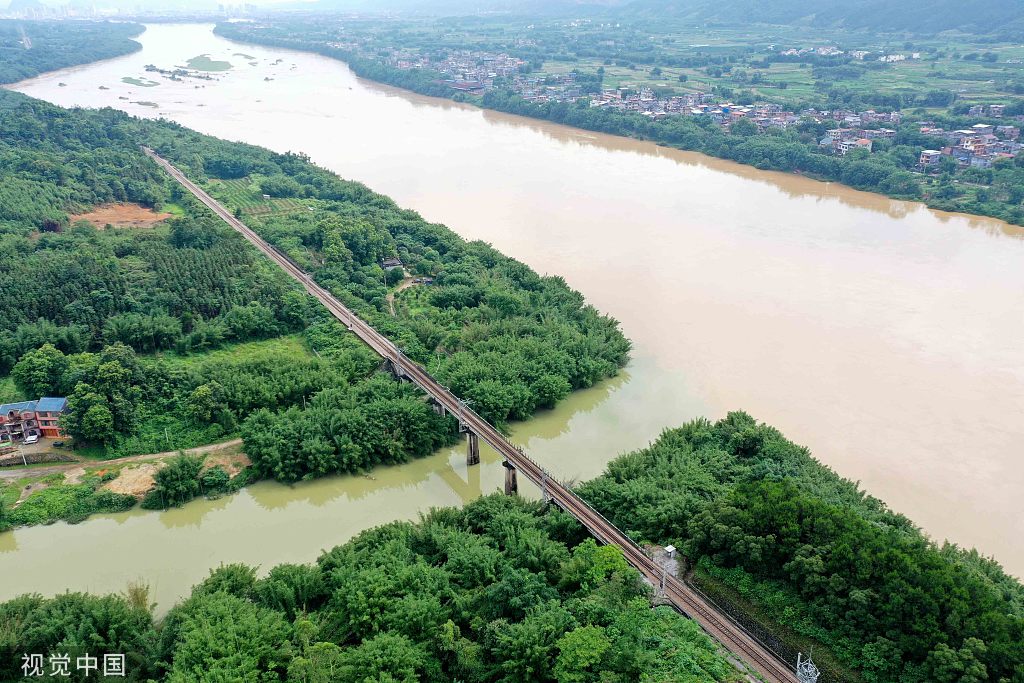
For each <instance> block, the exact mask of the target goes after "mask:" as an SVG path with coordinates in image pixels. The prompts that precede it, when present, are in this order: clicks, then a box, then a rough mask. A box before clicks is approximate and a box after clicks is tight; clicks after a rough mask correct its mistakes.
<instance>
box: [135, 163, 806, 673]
mask: <svg viewBox="0 0 1024 683" xmlns="http://www.w3.org/2000/svg"><path fill="white" fill-rule="evenodd" d="M145 152H146V154H147V155H149V156H150V157H151V158H152V159H153V160H154V161H156V163H157V164H159V165H160V166H161V167H162V168H163V169H164V170H166V171H167V172H168V173H169V174H170V175H171V176H172V177H173V178H174V179H175V180H176V181H178V182H179V183H181V184H182V185H183V186H184V187H185V188H186V189H187V190H189V192H191V193H192V194H193V195H195V197H196V198H197V199H199V201H201V202H202V203H203V204H205V205H206V206H207V207H209V208H210V210H212V211H213V212H214V213H215V214H217V216H219V217H220V218H222V219H223V220H224V221H225V222H226V223H227V224H228V225H230V226H231V227H232V228H234V229H235V230H237V231H238V232H240V233H241V234H242V235H243V236H244V237H245V238H246V239H247V240H249V241H250V242H251V243H252V244H254V245H255V246H256V247H257V248H258V249H259V250H260V251H262V252H263V253H264V254H265V255H266V256H267V257H268V258H270V259H271V260H272V261H274V262H275V263H277V264H278V265H279V266H280V267H281V268H283V269H284V270H285V272H287V273H288V274H289V275H291V276H292V277H293V278H295V279H296V280H298V281H299V282H300V283H301V284H302V285H303V287H305V289H306V291H308V292H309V293H310V294H311V295H312V296H314V297H316V298H317V299H318V300H319V301H320V302H321V303H322V304H323V305H324V306H326V307H327V309H328V310H329V311H330V312H331V313H332V314H333V315H334V316H335V317H337V318H338V320H340V321H341V322H342V323H344V324H345V325H346V326H347V327H348V329H349V330H351V331H352V332H353V333H355V334H356V335H357V336H358V337H359V338H360V339H361V340H362V341H363V342H365V343H366V344H367V345H368V346H369V347H370V348H372V349H373V350H374V351H376V352H377V353H378V354H379V355H380V356H381V357H382V358H384V360H385V362H386V363H388V364H389V365H390V366H391V369H392V370H393V371H394V372H395V374H396V375H398V376H400V377H403V378H406V379H408V380H410V381H412V382H414V383H415V384H416V385H417V386H419V387H420V388H421V389H422V390H423V391H424V392H425V393H426V394H427V395H428V396H429V397H430V398H431V400H432V401H433V402H434V403H435V405H437V406H439V407H440V409H441V410H446V411H448V412H449V413H451V414H452V415H455V416H457V417H458V419H459V425H460V428H461V429H462V430H463V431H465V432H466V433H467V435H468V439H469V455H468V459H467V462H468V463H469V464H470V465H474V464H478V463H479V461H480V457H479V439H483V440H484V442H486V443H487V444H488V445H490V446H491V447H492V448H493V449H494V450H495V451H497V452H498V453H499V454H500V455H501V456H502V458H503V459H504V463H503V464H504V466H505V491H506V493H512V492H514V491H515V490H516V488H517V483H516V472H517V471H520V472H522V473H523V474H524V475H525V476H526V477H527V478H528V479H529V480H530V481H532V482H533V483H534V484H536V485H537V486H538V487H540V489H541V491H542V493H543V495H544V497H545V499H546V500H549V501H551V502H553V503H554V504H556V505H558V506H559V507H560V508H562V509H563V510H565V511H566V512H568V513H569V514H570V515H572V516H573V517H574V518H576V520H577V521H579V522H580V523H581V524H582V525H583V526H584V527H586V528H587V530H588V531H589V532H590V533H591V534H592V535H593V536H594V538H595V539H597V540H598V541H600V542H602V543H607V544H612V545H616V546H618V547H619V548H621V549H622V552H623V554H624V555H625V558H626V561H627V562H629V564H630V565H632V566H633V567H634V568H635V569H637V570H638V571H639V572H640V573H641V574H642V575H643V576H644V577H645V578H646V579H647V580H648V581H649V582H651V583H652V584H653V585H655V586H663V588H662V591H663V593H664V597H665V598H666V599H667V600H668V601H669V602H670V603H671V604H672V605H673V606H674V607H675V608H676V609H678V610H679V611H681V612H682V613H684V614H686V615H687V616H689V617H690V618H692V619H693V620H695V621H696V622H697V623H698V624H700V625H701V627H702V628H703V629H704V630H705V631H707V632H708V633H709V634H710V635H711V636H712V637H714V638H715V639H717V640H718V642H720V643H721V644H722V645H723V646H725V647H726V648H727V649H728V650H729V651H730V652H732V653H733V654H734V655H735V656H737V657H739V658H741V659H742V660H743V661H745V662H746V663H747V664H749V665H750V666H751V667H752V668H753V669H754V670H755V671H757V672H758V673H759V674H760V675H761V676H762V677H764V679H765V680H766V681H769V682H770V683H796V682H797V678H796V676H795V674H794V673H792V672H791V668H790V665H787V664H786V663H785V662H782V661H781V660H780V658H779V657H778V656H777V655H775V654H774V653H772V652H771V651H770V650H768V649H767V648H766V647H764V646H762V645H761V644H760V643H758V642H757V641H756V640H755V639H754V638H753V637H752V636H751V635H749V634H748V633H746V632H745V631H744V630H743V629H742V628H741V627H740V626H739V625H738V624H736V623H735V622H733V621H732V620H730V619H729V618H728V617H727V616H725V615H724V614H722V613H721V612H719V611H718V610H717V609H716V608H715V607H714V606H712V605H711V604H710V603H708V602H707V601H705V600H704V599H703V598H701V597H700V596H698V595H697V594H696V593H695V592H694V591H693V590H692V589H691V588H690V587H689V586H687V585H686V584H685V583H683V582H682V581H681V580H679V579H678V578H676V577H675V576H673V575H670V574H669V575H666V574H665V573H664V572H663V569H662V567H661V566H660V565H658V564H657V563H656V562H655V561H654V560H653V559H652V558H651V557H649V556H648V555H647V553H645V552H644V550H643V549H642V548H641V547H640V546H639V545H637V544H636V543H634V542H633V541H632V540H631V539H630V538H629V537H628V536H626V535H625V534H624V533H622V532H621V531H620V530H619V529H617V528H616V527H615V526H614V525H613V524H611V522H609V521H608V520H607V519H605V518H604V517H603V516H602V515H601V514H600V513H599V512H597V511H596V510H594V509H593V508H592V507H590V505H588V504H587V502H586V501H584V500H583V499H582V498H580V497H579V496H578V495H576V494H575V493H574V492H573V491H572V490H570V489H569V488H568V487H566V486H564V485H563V484H561V483H560V482H558V481H557V480H555V479H554V478H552V477H551V476H550V475H549V474H548V473H547V472H546V471H545V470H544V469H543V468H541V467H540V466H539V465H538V464H537V463H535V462H534V461H533V460H532V459H530V458H529V457H528V456H527V455H526V454H525V453H523V451H522V450H521V449H520V448H519V447H517V446H515V445H513V444H512V443H510V442H509V441H508V440H507V439H506V438H505V437H504V436H503V435H502V434H501V433H500V432H499V431H498V430H497V429H495V428H494V427H493V426H492V425H491V424H490V423H488V422H487V421H486V420H484V419H483V418H481V417H480V416H479V415H477V414H476V413H475V412H474V411H473V410H471V409H470V408H469V407H468V406H466V404H465V403H464V402H463V401H462V400H461V399H460V398H458V397H457V396H456V395H455V394H453V393H452V392H451V391H449V390H448V389H447V388H446V387H444V386H442V385H441V384H440V383H439V382H438V381H437V380H435V379H434V378H433V377H432V376H431V375H430V374H428V373H427V371H426V370H424V369H423V368H422V367H420V366H419V365H418V364H416V363H415V362H413V361H412V360H410V359H409V358H407V357H406V356H405V355H404V354H403V353H402V351H401V349H399V348H398V347H397V346H395V344H394V343H392V342H391V341H390V340H389V339H387V338H386V337H385V336H384V335H382V334H380V333H379V332H377V330H375V329H374V328H373V327H371V326H370V325H369V324H367V323H366V322H365V321H363V320H362V319H361V318H359V317H358V316H357V315H356V314H355V313H353V312H352V311H351V310H350V309H348V308H347V307H346V306H344V305H343V304H342V303H341V302H340V301H338V300H337V299H336V298H335V297H334V296H333V295H331V293H330V292H328V291H327V290H326V289H324V288H323V287H321V286H319V285H318V284H316V283H315V282H314V281H313V279H312V277H311V276H310V275H309V274H308V273H306V272H305V271H303V270H302V269H301V268H299V267H298V266H297V265H295V264H294V263H293V262H292V261H291V260H290V259H288V258H287V257H285V256H284V255H282V254H280V253H278V252H277V251H276V250H275V249H274V248H273V247H272V246H271V245H270V244H268V243H267V242H265V241H264V240H263V239H262V238H261V237H260V236H259V235H257V234H256V233H255V232H254V231H253V230H252V229H251V228H249V227H248V226H246V225H245V224H244V223H243V222H242V221H240V220H238V219H237V218H236V217H235V216H234V215H232V214H231V212H230V211H228V210H227V209H226V208H224V207H223V206H221V204H220V203H218V202H217V201H216V200H215V199H213V197H211V196H210V195H209V194H207V193H206V192H205V191H204V190H203V189H202V188H200V187H199V186H198V185H196V184H195V183H193V182H192V181H190V180H189V179H188V178H186V177H185V175H184V174H183V173H182V172H181V171H179V170H178V169H177V168H175V167H174V166H173V165H172V164H170V163H169V162H167V161H166V160H164V159H162V158H161V157H160V156H158V155H157V154H156V153H155V152H153V150H151V149H148V148H146V149H145Z"/></svg>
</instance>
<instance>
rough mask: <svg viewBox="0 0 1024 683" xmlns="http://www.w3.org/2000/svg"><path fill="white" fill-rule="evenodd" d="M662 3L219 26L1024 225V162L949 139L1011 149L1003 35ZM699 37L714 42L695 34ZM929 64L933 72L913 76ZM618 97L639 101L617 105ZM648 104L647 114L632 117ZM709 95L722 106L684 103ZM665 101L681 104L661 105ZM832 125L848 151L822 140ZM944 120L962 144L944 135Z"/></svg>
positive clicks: (657, 138) (378, 77) (584, 121)
mask: <svg viewBox="0 0 1024 683" xmlns="http://www.w3.org/2000/svg"><path fill="white" fill-rule="evenodd" d="M648 9H649V8H648ZM666 12H668V14H667V15H666V16H665V17H664V20H663V21H658V20H655V19H653V18H652V15H651V14H650V13H643V12H639V13H632V12H631V11H627V10H625V9H624V10H622V11H621V12H620V13H618V14H615V15H612V17H608V16H605V15H603V14H600V13H597V14H594V15H592V16H590V17H589V18H582V19H576V20H573V21H567V20H565V19H550V18H545V17H542V16H539V17H532V16H531V17H529V18H521V19H516V18H511V19H510V18H506V17H497V18H493V19H487V20H481V19H478V18H470V17H466V18H461V19H460V18H457V17H454V18H444V19H423V20H412V19H404V20H393V19H360V20H354V21H349V20H345V21H344V22H342V21H341V20H339V19H337V18H335V17H330V16H322V17H305V18H288V19H285V18H282V19H274V20H269V21H262V22H246V23H221V24H218V25H217V27H216V29H215V32H216V33H218V34H219V35H222V36H224V37H226V38H231V39H233V40H239V41H243V42H250V43H257V44H263V45H270V46H275V47H285V48H290V49H299V50H307V51H311V52H316V53H318V54H322V55H325V56H328V57H333V58H336V59H339V60H342V61H344V62H345V63H347V64H348V65H349V66H350V67H351V69H352V70H353V72H355V73H356V74H357V75H359V76H362V77H364V78H369V79H372V80H375V81H378V82H381V83H386V84H389V85H394V86H397V87H401V88H406V89H408V90H412V91H414V92H417V93H421V94H425V95H431V96H437V97H445V98H450V99H455V100H458V101H465V102H469V103H472V104H476V105H479V106H482V107H485V108H491V109H495V110H498V111H502V112H507V113H511V114H518V115H522V116H530V117H533V118H538V119H543V120H548V121H553V122H556V123H561V124H565V125H569V126H574V127H577V128H582V129H586V130H592V131H597V132H602V133H611V134H614V135H624V136H629V137H634V138H637V139H640V140H649V141H651V142H654V143H657V144H659V145H665V146H669V147H675V148H678V149H684V150H692V151H697V152H703V153H705V154H708V155H710V156H714V157H719V158H723V159H729V160H732V161H737V162H739V163H743V164H749V165H751V166H755V167H757V168H760V169H766V170H778V171H787V172H795V173H800V174H806V175H808V176H811V177H813V178H817V179H821V180H830V181H838V182H842V183H844V184H846V185H849V186H850V187H853V188H856V189H859V190H867V191H872V192H879V193H881V194H884V195H887V196H890V197H893V198H896V199H905V200H914V201H922V202H924V203H925V204H927V205H928V206H930V207H933V208H936V209H942V210H946V211H957V212H965V213H973V214H978V215H984V216H992V217H995V218H1000V219H1002V220H1005V221H1007V222H1010V223H1015V224H1018V225H1024V206H1022V201H1024V155H1020V154H1018V153H1017V152H1016V151H1012V152H998V153H996V152H993V153H992V154H987V155H978V158H977V160H975V159H974V156H975V155H974V152H969V150H968V149H967V148H966V147H964V148H962V152H961V147H960V145H961V144H968V145H969V146H971V149H977V148H976V147H975V146H974V144H975V143H974V141H973V140H972V141H971V142H969V143H963V142H962V141H963V139H965V138H968V137H970V136H969V135H966V133H968V132H970V131H969V130H966V129H971V128H976V127H977V126H979V125H980V126H988V128H986V129H985V130H986V131H988V132H989V133H991V132H992V131H994V130H995V129H996V128H997V127H998V126H999V125H1001V124H1002V125H1009V128H1012V129H1014V131H1015V132H1010V135H1011V136H1012V137H1013V141H1010V142H1009V143H1007V144H1008V145H1009V146H1008V147H1007V149H1010V148H1013V150H1016V149H1017V147H1016V142H1015V141H1016V139H1017V136H1018V135H1019V128H1018V127H1017V126H1015V125H1013V124H1014V123H1019V122H1016V121H1015V120H1008V118H1005V117H1009V116H1010V115H1014V116H1016V115H1020V114H1024V103H1022V102H1024V101H1022V100H1021V98H1020V97H1019V95H1020V94H1021V92H1024V81H1022V80H1021V79H1020V76H1019V72H1020V69H1019V64H1020V56H1019V55H1017V51H1016V46H1015V45H1013V44H1010V43H1006V42H1005V41H1007V40H1008V38H1007V37H1005V36H1003V37H1000V38H994V37H992V36H988V35H985V36H966V37H963V38H962V40H963V44H960V43H957V44H956V45H955V46H954V47H952V48H951V47H946V46H945V45H946V43H948V41H946V40H945V39H943V38H941V37H937V36H935V35H928V34H925V35H923V36H911V38H913V39H909V40H907V39H904V38H899V40H901V41H902V42H903V45H902V47H901V49H899V50H897V49H895V48H894V47H892V46H893V43H894V42H896V40H897V37H896V36H890V35H887V34H880V35H875V34H863V33H850V32H844V31H841V30H838V29H829V30H827V31H826V32H825V34H824V35H823V36H822V37H821V38H816V39H815V40H813V41H808V40H807V39H806V37H805V33H803V31H802V29H801V28H800V27H794V26H775V25H771V26H759V27H758V28H757V29H750V27H745V26H734V25H732V24H725V25H715V26H713V27H712V28H708V29H703V30H701V29H694V27H693V26H692V25H690V24H687V23H685V21H683V20H682V19H680V18H678V17H676V16H675V15H674V14H673V13H672V12H671V11H669V9H668V8H666ZM610 18H611V19H612V20H613V21H614V22H616V23H608V21H609V19H610ZM618 22H621V23H618ZM708 34H713V35H714V42H713V43H706V42H703V41H705V40H708V39H709V38H710V36H709V35H708ZM687 40H693V41H702V42H694V43H692V44H690V45H688V46H687V45H686V41H687ZM999 41H1003V43H1002V44H1000V45H998V47H996V46H995V45H993V44H994V43H997V42H999ZM808 42H810V43H811V44H812V46H811V47H805V45H807V43H808ZM819 43H821V44H824V45H827V46H828V47H816V46H817V45H818V44H819ZM837 44H838V45H843V47H845V48H846V49H843V50H839V49H838V48H836V47H835V45H837ZM791 45H792V46H795V47H789V49H785V50H784V49H782V48H783V46H791ZM853 47H856V48H858V49H853ZM996 49H998V52H996V51H993V50H996ZM914 50H919V51H920V52H914ZM890 53H891V54H890ZM1001 54H1002V55H1005V56H1004V57H1001V56H1000V55H1001ZM914 55H917V56H916V57H913V56H914ZM869 56H870V59H869ZM911 57H913V59H911V60H910V61H908V59H910V58H911ZM890 59H891V60H893V61H891V62H889V61H880V60H890ZM914 60H916V61H914ZM904 62H906V64H908V65H913V67H908V73H907V74H903V73H901V74H899V75H891V73H890V72H891V71H893V70H894V69H898V68H901V67H902V64H903V63H904ZM918 63H920V66H918V65H917V64H918ZM939 63H941V64H942V66H939ZM928 64H934V66H928V67H927V70H926V69H925V67H926V66H927V65H928ZM985 79H991V80H985ZM908 80H912V81H913V84H914V86H915V87H907V84H906V83H907V81H908ZM791 82H792V83H793V87H788V86H789V84H790V83H791ZM980 82H983V83H989V84H991V85H988V86H984V88H983V90H984V92H983V93H982V94H979V95H978V96H976V98H975V99H973V100H970V101H968V100H966V99H964V98H963V97H961V96H959V95H958V92H960V91H963V90H964V88H966V87H968V86H969V87H971V88H973V89H978V88H977V84H978V83H980ZM624 98H632V99H634V100H635V102H634V104H636V105H637V106H636V108H635V109H631V108H629V107H626V106H622V105H623V104H624V103H625V102H624ZM670 101H671V102H670ZM644 102H647V103H655V104H657V107H656V108H655V109H653V110H651V111H645V110H644V109H643V107H644V106H646V105H643V104H642V103H644ZM707 102H714V103H718V104H721V105H723V106H724V112H723V110H722V109H721V108H719V109H716V110H714V111H715V113H714V114H713V115H712V114H709V113H708V112H703V113H701V112H700V111H698V109H697V108H694V105H695V104H699V103H707ZM992 104H995V105H996V109H992V108H991V106H990V105H992ZM595 105H600V106H595ZM673 106H679V107H681V109H680V110H671V111H669V109H670V108H671V107H673ZM740 107H747V108H751V109H753V110H754V111H755V112H756V113H757V114H758V115H760V116H763V117H765V119H770V118H771V117H772V116H773V114H774V113H777V112H782V111H787V112H789V113H790V114H791V115H792V116H790V117H789V119H787V120H775V121H768V122H767V123H762V122H758V123H754V122H753V120H752V119H753V116H752V115H751V117H750V118H747V115H746V114H745V115H744V116H743V117H741V118H731V116H732V114H731V111H732V110H733V109H737V108H740ZM648 108H650V107H648ZM667 108H668V109H667ZM876 110H877V111H876ZM893 110H894V111H896V112H897V117H895V118H893V117H891V116H890V114H891V111H893ZM836 112H842V113H843V116H840V117H838V118H836V117H835V116H834V114H835V113H836ZM872 117H877V118H874V119H872V120H873V121H874V124H873V125H872V124H871V123H869V122H868V120H867V119H871V118H872ZM776 119H778V117H776ZM862 119H863V122H862ZM850 120H855V121H856V123H855V124H851V123H848V121H850ZM851 126H852V127H851ZM861 128H863V129H869V130H861ZM830 131H832V132H830ZM843 131H849V133H848V134H846V135H845V137H843V138H841V140H842V141H843V142H846V143H847V144H846V145H842V146H841V145H840V144H838V143H839V140H838V139H837V140H832V139H830V136H831V135H833V132H834V134H836V135H840V134H843ZM957 131H959V132H961V137H960V138H956V139H953V138H951V137H950V136H951V135H952V134H954V133H955V132H957ZM864 136H871V139H866V138H865V137H864ZM958 141H959V142H958ZM954 143H955V144H954ZM1000 144H1002V143H1000ZM951 145H952V146H951ZM997 147H999V145H993V149H996V148H997ZM999 148H1000V149H1001V148H1002V147H999ZM925 152H928V154H924V153H925ZM923 154H924V156H922V155H923Z"/></svg>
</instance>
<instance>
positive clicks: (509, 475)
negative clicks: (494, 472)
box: [501, 460, 519, 496]
mask: <svg viewBox="0 0 1024 683" xmlns="http://www.w3.org/2000/svg"><path fill="white" fill-rule="evenodd" d="M501 464H502V466H504V468H505V495H506V496H514V495H516V494H517V493H519V482H518V481H516V466H515V465H513V464H512V463H510V462H509V461H508V460H505V461H503V462H502V463H501Z"/></svg>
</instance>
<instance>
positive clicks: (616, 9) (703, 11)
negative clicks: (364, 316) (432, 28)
mask: <svg viewBox="0 0 1024 683" xmlns="http://www.w3.org/2000/svg"><path fill="white" fill-rule="evenodd" d="M305 6H306V7H308V8H310V9H321V10H339V11H356V12H373V11H380V12H400V13H413V14H426V15H455V14H477V13H494V12H508V13H513V14H527V13H529V14H552V15H564V14H596V15H613V16H616V17H619V18H621V19H630V18H643V19H651V20H659V19H673V20H679V21H685V22H693V23H696V24H709V23H711V24H750V23H760V24H787V25H793V24H796V25H806V26H815V27H837V28H838V27H841V28H848V29H867V30H872V31H883V32H888V31H895V32H908V33H929V34H931V33H940V32H942V31H954V30H961V31H964V32H967V33H980V34H989V33H995V34H1006V35H1009V34H1013V33H1016V34H1021V35H1024V0H316V1H314V2H310V3H306V4H305Z"/></svg>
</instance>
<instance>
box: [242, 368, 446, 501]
mask: <svg viewBox="0 0 1024 683" xmlns="http://www.w3.org/2000/svg"><path fill="white" fill-rule="evenodd" d="M456 434H457V431H456V425H455V423H454V421H453V419H452V418H448V419H445V418H442V417H440V416H439V415H437V414H436V413H434V411H433V410H432V409H431V408H430V406H429V405H427V404H426V403H425V402H424V401H423V400H422V399H421V397H420V396H419V392H418V390H417V389H415V388H413V387H412V386H411V385H405V384H400V383H397V382H394V381H393V380H391V379H390V378H386V377H383V376H378V377H376V378H374V379H372V380H370V381H367V382H364V383H361V384H359V385H356V386H353V387H347V388H346V387H339V388H332V389H326V390H324V391H322V392H320V393H319V394H317V395H316V397H315V398H314V399H313V400H312V401H311V402H310V404H309V406H308V407H307V408H305V409H299V408H291V409H289V410H286V411H284V412H281V413H277V414H274V413H271V412H270V411H267V410H260V411H257V412H256V413H253V414H252V415H251V416H250V417H249V418H248V419H247V420H246V421H245V423H244V424H243V425H242V438H243V439H244V441H245V448H246V453H247V454H248V455H249V457H250V458H251V459H252V461H253V465H254V466H255V467H256V470H257V472H259V473H260V474H262V475H263V476H268V477H273V478H275V479H278V480H280V481H287V482H292V481H296V480H299V479H311V478H314V477H322V476H324V475H327V474H335V473H339V472H344V473H353V472H360V471H365V470H368V469H370V468H372V467H373V466H375V465H378V464H388V465H390V464H398V463H402V462H406V461H408V460H409V459H411V458H419V457H423V456H425V455H428V454H430V453H432V452H433V451H435V450H436V449H437V448H439V447H441V446H444V445H446V444H449V443H452V442H453V441H454V440H455V436H456Z"/></svg>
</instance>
